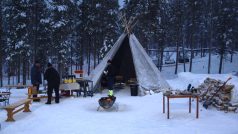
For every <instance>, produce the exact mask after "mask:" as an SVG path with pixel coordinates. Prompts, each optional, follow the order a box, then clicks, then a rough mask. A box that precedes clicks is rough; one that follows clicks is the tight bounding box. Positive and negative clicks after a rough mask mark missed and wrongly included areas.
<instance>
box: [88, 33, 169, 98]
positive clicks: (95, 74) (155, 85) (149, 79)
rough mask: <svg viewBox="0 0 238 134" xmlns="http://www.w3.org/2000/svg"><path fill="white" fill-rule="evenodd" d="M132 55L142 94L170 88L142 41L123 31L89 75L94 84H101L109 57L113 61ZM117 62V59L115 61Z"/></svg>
mask: <svg viewBox="0 0 238 134" xmlns="http://www.w3.org/2000/svg"><path fill="white" fill-rule="evenodd" d="M128 46H129V47H128ZM122 47H123V48H126V50H124V51H123V49H122ZM128 49H129V50H128ZM118 51H120V52H118ZM117 53H119V54H117ZM128 53H131V54H130V55H128ZM116 55H117V56H116ZM123 55H126V56H124V57H123ZM118 57H120V58H118ZM130 57H131V59H132V60H131V61H133V62H131V64H133V69H132V70H134V72H135V76H136V79H137V82H138V85H139V90H140V94H142V95H143V93H144V92H143V91H145V90H166V89H169V88H170V86H169V85H168V83H167V82H166V81H165V80H164V79H163V78H162V77H161V75H160V71H159V70H158V68H157V67H156V66H155V64H154V63H153V62H152V60H151V59H150V57H149V56H148V55H147V53H146V51H145V50H144V48H143V47H142V46H141V44H140V42H139V41H138V40H137V38H136V37H135V35H134V34H126V33H123V34H122V35H121V36H120V37H119V39H118V40H117V42H116V43H115V44H114V45H113V47H112V48H111V50H110V51H109V52H108V53H107V55H106V56H105V57H104V59H103V60H102V61H101V62H100V64H99V65H98V66H97V67H96V68H95V69H94V70H93V71H92V72H91V74H90V75H89V78H90V79H91V80H92V81H93V83H94V84H93V86H94V87H97V86H98V85H99V83H100V79H101V76H102V74H103V71H104V70H105V68H106V66H107V61H108V60H109V59H110V60H112V61H113V60H114V59H120V60H124V59H128V58H130ZM116 62H117V61H115V63H116ZM120 64H125V63H123V62H120ZM118 66H121V65H119V64H118ZM124 66H125V65H124ZM126 66H127V65H126ZM124 69H127V67H124ZM122 71H123V69H121V72H122ZM127 72H128V71H127ZM129 72H131V70H129Z"/></svg>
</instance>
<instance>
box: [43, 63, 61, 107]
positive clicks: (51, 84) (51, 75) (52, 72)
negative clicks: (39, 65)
mask: <svg viewBox="0 0 238 134" xmlns="http://www.w3.org/2000/svg"><path fill="white" fill-rule="evenodd" d="M44 79H45V80H46V81H47V85H48V90H47V95H48V100H47V102H46V103H45V104H51V97H52V93H53V90H54V92H55V103H59V85H60V76H59V73H58V72H57V70H56V69H55V68H54V67H53V66H52V64H51V63H48V64H47V69H46V71H45V73H44Z"/></svg>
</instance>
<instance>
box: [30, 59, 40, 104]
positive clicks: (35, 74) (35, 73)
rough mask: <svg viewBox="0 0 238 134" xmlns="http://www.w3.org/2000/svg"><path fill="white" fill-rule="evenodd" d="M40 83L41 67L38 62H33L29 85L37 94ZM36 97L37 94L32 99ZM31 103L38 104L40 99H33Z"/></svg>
mask: <svg viewBox="0 0 238 134" xmlns="http://www.w3.org/2000/svg"><path fill="white" fill-rule="evenodd" d="M41 83H42V78H41V66H40V62H39V61H38V60H36V61H35V63H34V65H33V66H32V68H31V84H32V85H33V87H36V90H37V92H38V91H39V87H40V84H41ZM35 97H37V94H34V95H33V98H35ZM33 101H35V102H38V101H40V99H33Z"/></svg>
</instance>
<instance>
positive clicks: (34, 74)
mask: <svg viewBox="0 0 238 134" xmlns="http://www.w3.org/2000/svg"><path fill="white" fill-rule="evenodd" d="M41 83H42V79H41V70H40V68H38V67H36V66H35V65H34V66H33V67H32V68H31V84H33V85H35V84H41Z"/></svg>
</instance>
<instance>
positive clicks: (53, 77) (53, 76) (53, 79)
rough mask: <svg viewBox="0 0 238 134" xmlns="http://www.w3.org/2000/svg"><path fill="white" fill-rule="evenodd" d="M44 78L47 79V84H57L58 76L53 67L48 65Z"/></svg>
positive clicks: (58, 82) (58, 81)
mask: <svg viewBox="0 0 238 134" xmlns="http://www.w3.org/2000/svg"><path fill="white" fill-rule="evenodd" d="M44 79H45V80H47V82H48V86H53V87H55V86H59V84H60V76H59V73H58V72H57V71H56V69H55V68H53V67H48V68H47V69H46V71H45V74H44Z"/></svg>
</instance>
